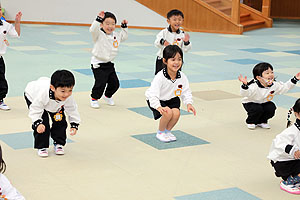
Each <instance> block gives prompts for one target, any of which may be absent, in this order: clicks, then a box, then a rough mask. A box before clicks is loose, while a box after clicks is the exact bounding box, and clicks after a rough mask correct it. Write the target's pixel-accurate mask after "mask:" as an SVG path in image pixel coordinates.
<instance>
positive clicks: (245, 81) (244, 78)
mask: <svg viewBox="0 0 300 200" xmlns="http://www.w3.org/2000/svg"><path fill="white" fill-rule="evenodd" d="M239 81H241V82H242V83H244V84H245V85H247V84H248V81H247V76H245V77H243V76H242V74H240V76H239Z"/></svg>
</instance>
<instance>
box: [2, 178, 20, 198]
mask: <svg viewBox="0 0 300 200" xmlns="http://www.w3.org/2000/svg"><path fill="white" fill-rule="evenodd" d="M1 195H5V198H4V199H7V200H25V198H24V197H23V196H22V195H21V194H20V193H19V192H18V191H17V189H16V188H14V187H13V186H12V185H11V183H10V182H9V180H8V179H7V178H6V176H4V175H3V174H1V173H0V199H2V198H1Z"/></svg>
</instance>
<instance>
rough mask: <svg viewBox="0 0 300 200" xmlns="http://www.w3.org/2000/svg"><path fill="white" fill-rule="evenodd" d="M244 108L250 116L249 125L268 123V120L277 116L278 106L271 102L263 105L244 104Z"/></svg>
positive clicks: (247, 121) (247, 120)
mask: <svg viewBox="0 0 300 200" xmlns="http://www.w3.org/2000/svg"><path fill="white" fill-rule="evenodd" d="M243 106H244V108H245V110H246V111H247V114H248V118H247V119H246V123H247V124H261V123H268V119H271V118H272V117H273V116H274V115H275V110H276V106H275V104H274V103H273V102H271V101H269V102H266V103H262V104H259V103H244V104H243Z"/></svg>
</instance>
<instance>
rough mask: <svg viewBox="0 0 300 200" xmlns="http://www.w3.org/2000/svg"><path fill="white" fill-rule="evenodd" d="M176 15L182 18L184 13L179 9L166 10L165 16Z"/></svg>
mask: <svg viewBox="0 0 300 200" xmlns="http://www.w3.org/2000/svg"><path fill="white" fill-rule="evenodd" d="M178 15H180V16H181V17H182V18H184V15H183V13H182V12H181V11H180V10H177V9H173V10H170V11H169V12H168V14H167V18H168V19H170V18H171V17H172V16H178Z"/></svg>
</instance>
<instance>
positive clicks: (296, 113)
mask: <svg viewBox="0 0 300 200" xmlns="http://www.w3.org/2000/svg"><path fill="white" fill-rule="evenodd" d="M295 116H296V118H297V119H299V120H300V113H298V112H295Z"/></svg>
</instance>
